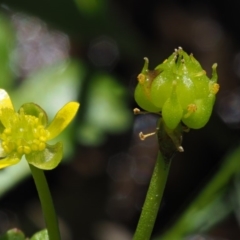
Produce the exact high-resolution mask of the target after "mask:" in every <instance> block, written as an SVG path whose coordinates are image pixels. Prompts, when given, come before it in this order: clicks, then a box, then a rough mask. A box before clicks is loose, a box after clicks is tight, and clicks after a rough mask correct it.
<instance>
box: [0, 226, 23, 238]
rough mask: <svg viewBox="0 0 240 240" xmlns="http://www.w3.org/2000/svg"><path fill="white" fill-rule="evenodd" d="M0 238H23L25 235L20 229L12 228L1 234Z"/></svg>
mask: <svg viewBox="0 0 240 240" xmlns="http://www.w3.org/2000/svg"><path fill="white" fill-rule="evenodd" d="M0 240H25V235H24V234H23V232H22V231H21V230H19V229H17V228H14V229H11V230H8V231H7V232H6V233H5V234H3V235H1V236H0Z"/></svg>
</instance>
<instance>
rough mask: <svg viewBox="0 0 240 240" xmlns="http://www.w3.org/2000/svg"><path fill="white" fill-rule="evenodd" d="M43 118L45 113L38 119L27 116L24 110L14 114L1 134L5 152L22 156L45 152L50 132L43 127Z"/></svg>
mask: <svg viewBox="0 0 240 240" xmlns="http://www.w3.org/2000/svg"><path fill="white" fill-rule="evenodd" d="M42 117H43V113H40V114H39V116H38V117H35V116H32V115H26V114H24V110H23V109H22V108H21V109H20V112H19V113H16V112H14V113H13V115H12V117H11V119H9V124H8V126H7V127H6V128H5V129H4V131H3V133H2V134H1V139H2V147H3V149H4V151H5V152H6V153H7V154H9V153H11V152H13V151H14V152H17V153H18V154H19V155H22V154H29V153H31V152H32V151H42V150H44V149H45V147H46V141H47V139H48V136H49V132H48V131H47V130H46V129H45V128H44V126H43V125H42Z"/></svg>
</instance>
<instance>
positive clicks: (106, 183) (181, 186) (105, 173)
mask: <svg viewBox="0 0 240 240" xmlns="http://www.w3.org/2000/svg"><path fill="white" fill-rule="evenodd" d="M84 2H85V1H80V0H79V1H78V3H79V5H77V1H76V2H74V1H67V0H58V1H56V0H51V1H44V0H42V1H37V0H36V1H30V0H29V1H27V0H26V1H19V0H6V1H1V6H0V10H1V12H2V14H3V15H4V16H6V18H8V19H10V20H9V21H10V22H12V20H11V19H12V16H13V15H14V14H16V13H21V14H24V15H25V16H31V17H34V18H37V19H41V21H42V22H45V24H46V25H47V26H48V29H51V30H53V29H55V30H57V31H60V32H62V33H64V34H66V35H67V36H68V37H69V41H70V48H69V56H70V58H74V59H77V60H79V61H82V62H84V67H85V70H86V74H85V79H86V80H85V81H84V83H83V84H82V86H81V89H79V92H81V94H80V95H79V101H80V102H81V104H82V105H81V109H80V112H79V115H78V116H77V122H76V123H75V124H76V126H75V127H76V128H77V125H78V124H81V121H83V119H84V114H85V113H86V111H87V106H86V105H84V102H85V101H86V99H87V97H88V94H89V91H90V88H91V79H92V76H93V75H94V74H102V73H104V74H109V75H110V76H112V77H114V79H116V81H117V82H119V83H120V84H121V86H123V88H124V90H125V92H126V97H125V99H124V101H126V106H127V107H126V109H127V111H129V112H130V111H131V109H132V108H134V107H136V103H135V102H134V97H133V91H134V87H135V86H136V83H137V81H136V76H137V74H138V73H139V72H140V71H141V69H142V66H143V57H145V56H147V57H148V58H149V59H150V67H151V68H152V69H153V68H154V67H155V66H156V65H157V64H159V63H161V62H162V61H163V60H164V59H166V58H167V57H168V56H169V55H170V54H171V53H172V52H173V50H174V48H176V47H178V46H181V47H183V49H184V50H185V51H186V52H188V53H194V56H195V57H196V58H197V59H198V60H199V61H200V63H201V64H202V66H203V68H204V69H205V70H206V71H207V74H208V76H209V77H210V76H211V66H212V64H213V63H215V62H217V63H218V74H219V80H218V82H219V84H220V91H219V93H218V95H217V101H216V105H215V108H214V112H213V114H212V117H211V119H210V121H209V123H208V124H207V125H206V126H205V127H204V128H203V129H200V130H192V131H190V132H189V133H187V134H185V136H184V141H183V147H184V150H185V152H184V153H181V154H180V153H179V154H178V155H177V156H176V157H175V159H174V161H173V163H172V166H171V170H170V175H169V179H168V182H167V186H166V191H165V194H164V198H163V202H162V205H161V209H160V212H159V217H158V219H157V223H156V227H155V229H154V236H158V235H159V234H160V233H162V232H163V231H165V230H166V229H168V228H169V227H170V226H171V225H172V224H174V221H175V220H176V219H177V217H178V216H179V215H180V214H181V212H183V211H184V209H185V208H187V206H188V204H189V203H190V202H191V201H192V200H193V199H194V197H195V196H197V194H198V192H199V191H200V190H201V189H202V188H204V186H205V184H207V182H208V181H209V179H210V178H211V176H213V175H214V174H215V173H216V172H217V171H218V168H219V164H220V163H221V161H222V160H223V159H224V157H225V156H226V154H227V153H229V152H231V150H232V149H234V148H235V147H237V145H238V144H239V139H240V136H239V133H240V131H239V128H240V71H239V69H240V68H239V67H240V55H239V54H240V34H239V33H240V27H239V9H240V2H238V1H231V2H226V1H222V2H219V1H153V0H152V1H151V0H149V1H126V0H122V1H118V0H115V1H101V3H96V8H95V9H91V8H90V10H89V9H88V8H87V7H86V8H84V6H85V5H84ZM86 2H87V1H86ZM90 2H94V1H90ZM78 7H79V8H78ZM15 27H16V25H15ZM29 34H31V32H29ZM46 44H47V43H46ZM33 58H34V56H33ZM17 66H18V69H19V74H18V75H17V76H16V86H17V85H20V84H21V82H23V81H24V79H25V78H26V77H27V76H28V74H29V72H31V69H30V70H29V69H28V70H25V71H23V70H22V68H21V64H19V65H17ZM41 67H44V64H43V65H41V66H40V67H39V68H38V67H36V69H37V70H39V69H40V70H41ZM40 70H39V71H40ZM28 71H29V72H28ZM109 91H112V89H109ZM96 114H98V113H97V112H96ZM128 124H129V127H127V128H126V129H124V131H119V132H118V133H117V134H116V133H114V132H106V135H105V140H104V141H101V143H99V144H97V145H96V144H85V143H84V141H81V142H79V141H78V140H77V137H76V136H75V135H74V133H72V134H73V135H72V138H73V139H74V140H75V141H74V144H73V147H74V154H73V155H72V157H71V158H70V159H68V162H67V163H65V164H61V165H60V166H59V167H58V168H56V169H55V170H54V171H51V172H47V173H46V175H47V177H48V180H49V184H50V188H51V189H52V194H53V198H54V202H55V203H56V210H57V212H58V214H59V216H60V224H61V226H62V231H63V236H64V237H63V239H66V240H68V239H69V240H70V239H74V240H78V239H97V240H98V239H100V240H108V239H116V240H118V239H123V240H125V239H126V240H127V239H131V235H132V234H133V232H134V230H135V227H136V224H137V221H138V217H139V214H140V209H141V206H142V203H143V200H144V197H145V194H146V190H147V186H148V181H149V179H150V176H151V171H152V168H153V166H154V161H155V158H156V154H157V143H156V139H155V138H154V137H153V138H151V139H147V140H146V141H144V142H141V141H140V140H139V139H138V132H140V131H143V132H150V131H152V130H154V128H155V124H156V117H155V116H152V115H144V116H137V117H134V118H132V119H131V118H129V121H128ZM239 161H240V158H239ZM0 210H1V215H0V229H1V231H2V232H4V231H5V230H6V229H8V228H12V227H14V226H16V227H19V228H21V229H22V230H23V231H24V232H25V233H26V235H28V236H31V235H32V234H33V233H34V232H35V231H37V230H39V229H40V228H43V227H44V225H43V222H42V218H41V214H40V211H41V210H40V206H39V202H38V199H37V193H36V190H35V187H34V184H33V181H32V179H31V178H30V177H29V178H27V179H25V180H24V181H22V182H21V183H19V184H18V185H17V186H16V187H14V188H12V189H10V190H9V191H8V192H7V193H6V194H5V195H4V196H3V197H2V199H1V204H0ZM1 218H2V220H1ZM209 218H211V216H209ZM195 234H197V232H196V233H195ZM193 235H194V233H193ZM202 237H203V238H201V239H230V240H235V239H236V240H237V239H239V238H240V231H239V223H238V222H237V219H236V217H235V215H234V213H231V214H229V215H228V216H227V217H226V218H224V219H222V220H221V222H220V223H218V224H217V225H216V226H214V227H213V228H212V229H210V230H209V231H208V232H207V233H206V235H204V236H202ZM210 237H211V238H210ZM192 239H194V238H192ZM196 239H197V238H196ZM198 239H200V238H198ZM170 240H171V239H170ZM173 240H174V239H173Z"/></svg>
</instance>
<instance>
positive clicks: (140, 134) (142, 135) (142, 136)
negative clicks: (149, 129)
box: [139, 132, 156, 141]
mask: <svg viewBox="0 0 240 240" xmlns="http://www.w3.org/2000/svg"><path fill="white" fill-rule="evenodd" d="M155 134H156V132H153V133H148V134H143V132H140V133H139V138H140V139H141V140H142V141H143V140H145V139H146V138H147V137H151V136H153V135H155Z"/></svg>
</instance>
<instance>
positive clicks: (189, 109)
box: [183, 103, 197, 118]
mask: <svg viewBox="0 0 240 240" xmlns="http://www.w3.org/2000/svg"><path fill="white" fill-rule="evenodd" d="M196 111H197V105H196V104H194V103H191V104H189V105H188V106H187V113H186V114H185V115H184V116H183V117H184V118H188V117H190V115H191V114H192V113H194V112H196Z"/></svg>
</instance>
